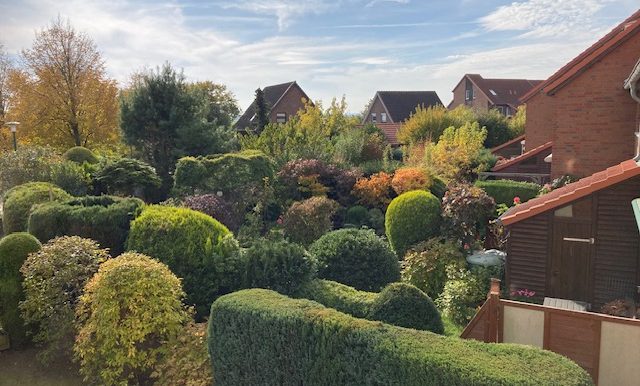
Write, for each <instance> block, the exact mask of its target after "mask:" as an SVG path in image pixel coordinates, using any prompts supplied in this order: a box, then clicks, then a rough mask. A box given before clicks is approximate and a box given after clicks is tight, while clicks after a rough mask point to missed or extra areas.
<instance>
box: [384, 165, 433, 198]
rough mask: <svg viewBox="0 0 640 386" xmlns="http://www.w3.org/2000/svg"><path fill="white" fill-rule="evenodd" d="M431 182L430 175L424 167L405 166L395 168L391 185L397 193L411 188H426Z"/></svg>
mask: <svg viewBox="0 0 640 386" xmlns="http://www.w3.org/2000/svg"><path fill="white" fill-rule="evenodd" d="M431 183H432V182H431V177H430V176H429V174H428V173H427V172H426V171H425V170H424V169H421V168H413V167H405V168H400V169H398V170H396V172H395V174H394V175H393V179H392V180H391V187H393V190H394V191H395V192H396V193H397V194H402V193H406V192H409V191H411V190H428V189H429V187H430V186H431Z"/></svg>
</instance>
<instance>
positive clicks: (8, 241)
mask: <svg viewBox="0 0 640 386" xmlns="http://www.w3.org/2000/svg"><path fill="white" fill-rule="evenodd" d="M39 249H40V242H39V241H38V239H36V238H35V237H33V236H31V235H30V234H28V233H25V232H17V233H13V234H10V235H8V236H5V237H3V238H2V239H0V326H2V327H3V328H4V330H5V332H6V333H7V334H9V338H10V339H11V345H12V346H14V347H20V346H22V345H23V344H24V343H25V342H26V341H27V338H26V331H25V327H24V322H23V320H22V318H21V317H20V311H19V310H18V304H19V302H20V301H21V300H22V299H24V293H23V291H22V280H23V277H22V274H21V273H20V267H21V266H22V263H24V261H25V260H26V259H27V256H28V255H29V254H30V253H33V252H36V251H38V250H39Z"/></svg>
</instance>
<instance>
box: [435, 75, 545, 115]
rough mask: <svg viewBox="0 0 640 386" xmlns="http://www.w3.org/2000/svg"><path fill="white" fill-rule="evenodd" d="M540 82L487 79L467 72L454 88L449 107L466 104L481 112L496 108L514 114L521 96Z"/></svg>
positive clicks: (506, 113) (503, 112)
mask: <svg viewBox="0 0 640 386" xmlns="http://www.w3.org/2000/svg"><path fill="white" fill-rule="evenodd" d="M540 83H542V81H541V80H529V79H485V78H483V77H482V76H481V75H479V74H465V75H464V76H463V77H462V79H460V81H459V82H458V84H457V85H456V86H455V87H454V88H453V100H452V101H451V103H449V106H447V107H448V108H450V109H454V108H456V107H458V106H461V105H465V106H469V107H471V108H473V109H474V110H476V111H479V112H485V111H488V110H490V109H494V108H495V109H498V110H499V111H500V112H501V113H502V114H503V115H506V116H512V115H514V114H515V112H516V110H517V109H518V106H520V98H521V97H522V96H524V95H525V94H526V93H528V92H529V91H530V90H531V89H532V88H534V87H535V86H537V85H539V84H540Z"/></svg>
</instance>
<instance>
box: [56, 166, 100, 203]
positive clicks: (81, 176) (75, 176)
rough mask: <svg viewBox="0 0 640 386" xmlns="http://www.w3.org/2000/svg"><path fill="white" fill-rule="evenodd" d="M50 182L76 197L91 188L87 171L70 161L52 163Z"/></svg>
mask: <svg viewBox="0 0 640 386" xmlns="http://www.w3.org/2000/svg"><path fill="white" fill-rule="evenodd" d="M51 182H53V183H54V184H55V185H57V186H59V187H60V188H62V189H63V190H64V191H66V192H68V193H70V194H72V195H73V196H76V197H79V196H84V195H85V194H87V192H88V191H89V189H90V188H91V176H90V175H89V173H87V172H86V171H85V169H84V168H83V167H82V166H80V165H78V164H77V163H75V162H72V161H66V162H61V163H58V164H54V165H53V166H52V167H51Z"/></svg>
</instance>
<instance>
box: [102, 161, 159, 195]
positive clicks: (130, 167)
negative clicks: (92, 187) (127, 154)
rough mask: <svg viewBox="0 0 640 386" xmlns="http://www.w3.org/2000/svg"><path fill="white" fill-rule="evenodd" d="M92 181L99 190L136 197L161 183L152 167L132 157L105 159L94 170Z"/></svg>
mask: <svg viewBox="0 0 640 386" xmlns="http://www.w3.org/2000/svg"><path fill="white" fill-rule="evenodd" d="M94 181H95V183H96V185H97V186H96V190H97V191H99V192H103V193H107V194H117V195H121V196H136V197H144V196H145V191H146V190H149V189H153V188H158V187H160V184H161V180H160V177H158V175H157V174H156V171H155V169H154V168H152V167H151V166H149V164H147V163H145V162H142V161H139V160H137V159H133V158H117V159H114V160H107V161H106V162H105V163H104V164H101V165H100V167H99V168H98V170H97V171H96V172H95V175H94ZM151 196H153V195H151Z"/></svg>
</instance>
